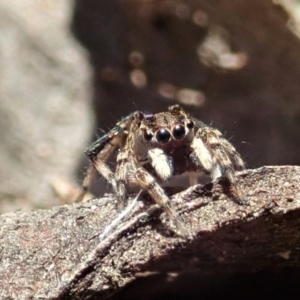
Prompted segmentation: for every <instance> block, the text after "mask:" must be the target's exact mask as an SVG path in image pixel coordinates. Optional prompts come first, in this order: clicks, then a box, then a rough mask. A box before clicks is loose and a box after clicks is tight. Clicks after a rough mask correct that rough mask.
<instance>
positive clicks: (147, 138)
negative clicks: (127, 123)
mask: <svg viewBox="0 0 300 300" xmlns="http://www.w3.org/2000/svg"><path fill="white" fill-rule="evenodd" d="M140 130H141V133H142V135H143V140H144V142H146V143H147V144H148V145H149V146H150V145H152V146H154V147H158V148H163V149H168V148H170V147H172V148H174V147H176V146H177V147H178V146H180V145H182V144H185V143H190V142H191V141H192V139H193V137H194V122H193V121H192V120H191V119H190V118H189V116H188V115H187V114H186V113H185V112H183V111H182V110H181V109H179V107H177V106H171V107H170V109H169V111H167V112H163V113H157V114H153V115H144V119H143V121H142V123H141V126H140Z"/></svg>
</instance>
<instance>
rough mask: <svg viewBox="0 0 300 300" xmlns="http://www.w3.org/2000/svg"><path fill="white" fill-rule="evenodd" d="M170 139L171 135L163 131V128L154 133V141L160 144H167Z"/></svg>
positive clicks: (165, 130)
mask: <svg viewBox="0 0 300 300" xmlns="http://www.w3.org/2000/svg"><path fill="white" fill-rule="evenodd" d="M170 138H171V134H170V132H169V131H168V130H167V129H165V128H161V129H159V130H158V131H157V132H156V140H157V141H158V142H159V143H160V144H165V143H167V142H168V141H169V140H170Z"/></svg>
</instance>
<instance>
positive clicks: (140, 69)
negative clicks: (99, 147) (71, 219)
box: [0, 0, 300, 212]
mask: <svg viewBox="0 0 300 300" xmlns="http://www.w3.org/2000/svg"><path fill="white" fill-rule="evenodd" d="M299 12H300V3H299V1H296V0H276V1H275V0H274V1H271V0H266V1H261V0H250V1H249V0H248V1H246V0H205V1H204V0H181V1H179V0H178V1H176V0H173V1H171V0H147V1H145V0H135V1H134V0H127V1H124V0H123V1H121V0H89V1H85V0H76V1H70V0H61V1H50V0H22V1H18V0H3V1H1V3H0V64H1V69H0V71H1V76H0V141H1V142H0V160H1V168H0V200H1V204H0V211H1V212H4V211H8V210H13V209H16V208H20V209H30V208H32V207H46V206H51V205H57V204H59V203H61V201H62V200H61V199H64V200H63V201H65V200H66V199H68V198H69V199H71V198H72V196H73V195H71V194H72V187H73V186H75V185H76V182H77V184H79V183H80V178H82V176H83V174H84V172H85V165H86V160H85V159H84V155H83V151H84V149H85V147H87V145H88V143H89V142H90V141H91V139H93V138H96V136H97V135H98V136H99V135H102V134H103V131H107V130H108V129H109V128H111V127H112V126H113V125H114V124H115V123H116V122H117V121H118V120H119V119H120V118H121V117H122V116H125V115H127V114H128V113H130V112H132V111H134V110H137V109H139V110H144V111H148V112H156V111H160V110H165V109H166V107H167V106H168V105H169V104H174V103H180V104H181V105H183V106H184V107H185V108H186V109H187V110H188V111H190V112H191V113H192V114H193V115H194V116H196V117H198V118H200V119H201V120H203V121H204V122H206V123H208V124H212V125H213V126H216V127H217V128H219V129H220V130H221V131H222V132H224V133H225V136H226V137H227V138H229V139H231V141H232V142H233V144H234V145H235V146H236V148H237V149H238V150H239V151H240V153H241V154H242V156H243V158H244V160H245V161H246V163H247V166H248V168H255V167H259V166H262V165H281V164H292V165H294V164H300V156H299V149H300V139H299V136H300V101H299V99H298V98H299V95H300V84H299V81H300V41H299V37H300V30H299V22H300V18H299V15H300V14H299ZM76 39H77V41H76ZM83 48H84V49H83ZM94 115H95V116H96V119H95V120H94ZM100 129H101V130H100ZM96 184H98V185H99V184H100V186H101V188H100V192H101V191H103V190H104V188H105V187H106V183H104V182H103V180H99V179H98V180H97V182H96Z"/></svg>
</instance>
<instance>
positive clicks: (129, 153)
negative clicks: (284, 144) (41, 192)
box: [82, 105, 244, 235]
mask: <svg viewBox="0 0 300 300" xmlns="http://www.w3.org/2000/svg"><path fill="white" fill-rule="evenodd" d="M116 150H118V153H117V159H116V160H117V166H116V169H115V171H114V172H113V171H112V170H111V169H110V168H109V167H108V165H107V164H106V161H107V160H108V158H109V157H110V156H111V154H112V153H114V152H115V151H116ZM86 154H87V156H88V157H89V159H90V160H91V162H92V164H91V167H90V168H89V171H88V174H87V176H86V178H85V180H84V183H83V192H82V195H84V193H85V192H86V190H87V189H88V186H89V184H90V181H91V179H92V177H93V174H94V171H95V170H97V171H98V172H99V173H100V174H101V175H102V176H103V177H105V178H106V180H107V181H108V182H109V183H110V184H111V185H112V187H113V189H114V191H115V193H116V195H117V198H118V201H119V203H124V202H125V200H126V197H127V193H126V191H127V189H128V188H129V187H139V188H141V189H143V190H145V191H146V192H148V194H150V196H151V197H152V198H153V199H154V200H155V202H156V203H157V204H159V205H160V206H161V207H162V208H163V209H164V210H165V211H166V213H167V214H168V215H169V217H170V218H171V219H172V220H173V221H174V222H175V224H176V226H177V228H178V230H179V233H180V234H182V235H185V234H186V232H185V228H184V226H183V224H182V221H181V220H180V217H179V215H178V214H177V213H176V211H175V210H174V209H173V208H172V206H171V204H170V200H169V198H168V196H167V194H166V193H165V191H164V190H163V188H162V187H161V186H160V183H161V182H164V181H167V180H168V179H170V178H171V177H172V176H173V175H177V174H182V173H184V172H188V174H189V175H190V179H191V183H192V184H194V183H196V179H197V174H198V175H199V174H201V173H206V174H209V175H210V176H211V178H212V179H213V180H215V179H216V178H218V177H222V176H223V177H225V178H227V179H228V182H229V183H230V186H231V188H230V191H231V194H232V195H231V196H232V197H233V198H234V199H235V200H237V201H242V200H243V199H242V194H241V191H240V189H239V187H238V185H237V183H236V178H235V174H234V171H235V170H242V169H243V168H244V163H243V161H242V159H241V157H240V155H239V154H238V153H237V151H236V150H235V148H234V147H233V146H232V144H231V143H229V142H228V141H227V140H226V139H225V138H224V137H223V136H222V134H221V133H220V132H219V131H218V130H217V129H214V128H212V127H210V126H207V125H205V124H204V123H202V122H201V121H198V120H197V119H195V118H193V117H192V116H190V115H189V114H187V113H186V112H185V111H184V110H183V109H182V108H181V107H179V106H178V105H173V106H170V107H169V109H168V111H166V112H161V113H156V114H144V113H142V112H139V111H138V112H134V113H132V114H130V115H129V116H127V117H126V118H124V119H123V120H121V121H120V122H118V123H117V124H116V126H115V127H114V128H113V129H112V130H110V131H109V132H108V133H107V134H105V135H104V136H103V137H101V138H99V139H98V140H96V141H95V142H94V143H93V144H92V145H91V147H90V148H89V149H88V150H87V151H86Z"/></svg>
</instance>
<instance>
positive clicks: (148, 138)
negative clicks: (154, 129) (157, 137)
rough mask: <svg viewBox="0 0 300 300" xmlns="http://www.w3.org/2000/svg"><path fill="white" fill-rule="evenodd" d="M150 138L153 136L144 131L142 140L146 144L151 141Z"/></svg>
mask: <svg viewBox="0 0 300 300" xmlns="http://www.w3.org/2000/svg"><path fill="white" fill-rule="evenodd" d="M152 137H153V134H152V133H151V132H147V131H145V133H144V139H145V140H146V141H147V142H150V141H151V139H152Z"/></svg>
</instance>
